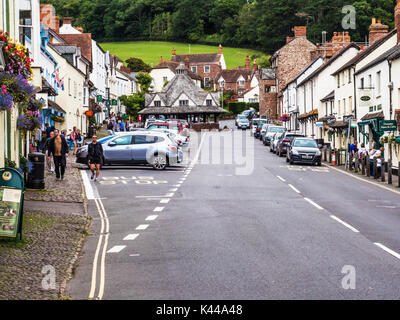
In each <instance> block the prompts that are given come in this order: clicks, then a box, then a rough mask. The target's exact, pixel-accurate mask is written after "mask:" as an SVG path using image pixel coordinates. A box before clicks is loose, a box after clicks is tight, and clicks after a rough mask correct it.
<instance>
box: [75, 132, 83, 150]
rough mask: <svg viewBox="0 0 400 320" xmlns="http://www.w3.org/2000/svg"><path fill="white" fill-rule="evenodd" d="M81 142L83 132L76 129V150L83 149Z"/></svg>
mask: <svg viewBox="0 0 400 320" xmlns="http://www.w3.org/2000/svg"><path fill="white" fill-rule="evenodd" d="M81 140H82V135H81V130H79V129H76V133H75V141H76V149H78V148H79V147H81ZM75 154H76V152H75Z"/></svg>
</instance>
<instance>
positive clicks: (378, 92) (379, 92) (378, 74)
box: [376, 71, 381, 97]
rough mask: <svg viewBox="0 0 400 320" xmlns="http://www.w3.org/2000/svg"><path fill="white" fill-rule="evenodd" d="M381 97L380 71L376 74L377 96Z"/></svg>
mask: <svg viewBox="0 0 400 320" xmlns="http://www.w3.org/2000/svg"><path fill="white" fill-rule="evenodd" d="M380 95H381V72H380V71H378V72H377V73H376V96H377V97H379V96H380Z"/></svg>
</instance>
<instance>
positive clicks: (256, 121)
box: [250, 118, 267, 135]
mask: <svg viewBox="0 0 400 320" xmlns="http://www.w3.org/2000/svg"><path fill="white" fill-rule="evenodd" d="M260 123H261V124H265V123H267V119H260V118H258V119H253V120H251V124H250V134H251V135H255V133H256V129H257V125H258V124H260Z"/></svg>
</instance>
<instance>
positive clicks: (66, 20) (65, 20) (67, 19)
mask: <svg viewBox="0 0 400 320" xmlns="http://www.w3.org/2000/svg"><path fill="white" fill-rule="evenodd" d="M64 24H65V25H68V24H72V18H71V17H64V19H63V25H64Z"/></svg>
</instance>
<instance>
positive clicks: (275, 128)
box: [262, 125, 286, 146]
mask: <svg viewBox="0 0 400 320" xmlns="http://www.w3.org/2000/svg"><path fill="white" fill-rule="evenodd" d="M285 131H286V129H285V128H284V127H282V126H274V125H270V126H268V128H267V131H266V132H265V134H264V135H263V137H262V141H263V143H264V146H269V145H270V142H271V138H272V137H273V136H274V134H275V133H277V132H285Z"/></svg>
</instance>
